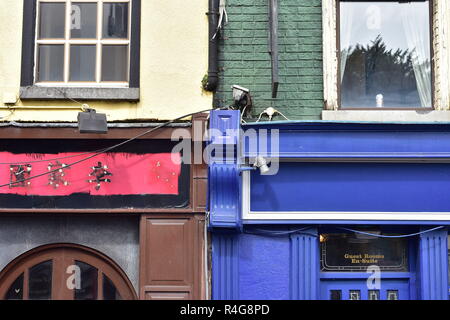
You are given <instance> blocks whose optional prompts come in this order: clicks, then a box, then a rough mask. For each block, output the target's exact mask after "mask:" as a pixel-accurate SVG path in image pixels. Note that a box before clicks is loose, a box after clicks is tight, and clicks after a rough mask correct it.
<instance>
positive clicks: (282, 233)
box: [244, 227, 317, 237]
mask: <svg viewBox="0 0 450 320" xmlns="http://www.w3.org/2000/svg"><path fill="white" fill-rule="evenodd" d="M308 229H311V227H305V228H301V229H295V230H286V231H274V230H266V229H258V228H253V229H247V230H244V233H247V234H253V235H261V236H273V237H278V236H286V235H292V234H305V235H309V236H314V237H317V235H314V234H311V233H308V232H304V231H306V230H308Z"/></svg>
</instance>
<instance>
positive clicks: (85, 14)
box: [70, 2, 97, 39]
mask: <svg viewBox="0 0 450 320" xmlns="http://www.w3.org/2000/svg"><path fill="white" fill-rule="evenodd" d="M70 30H71V31H70V32H71V37H72V38H83V39H92V38H97V4H96V3H81V2H72V12H71V26H70Z"/></svg>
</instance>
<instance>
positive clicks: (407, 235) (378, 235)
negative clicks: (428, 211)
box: [338, 226, 445, 238]
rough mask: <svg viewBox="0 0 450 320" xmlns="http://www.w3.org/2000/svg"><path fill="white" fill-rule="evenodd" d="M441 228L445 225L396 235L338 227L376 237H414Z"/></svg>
mask: <svg viewBox="0 0 450 320" xmlns="http://www.w3.org/2000/svg"><path fill="white" fill-rule="evenodd" d="M443 228H445V227H444V226H440V227H436V228H432V229H429V230H425V231H421V232H416V233H411V234H404V235H398V236H385V235H381V234H374V233H369V232H364V231H359V230H354V229H349V228H343V227H339V228H338V229H341V230H345V231H350V232H354V233H359V234H363V235H366V236H372V237H378V238H410V237H415V236H418V235H421V234H424V233H428V232H432V231H436V230H440V229H443Z"/></svg>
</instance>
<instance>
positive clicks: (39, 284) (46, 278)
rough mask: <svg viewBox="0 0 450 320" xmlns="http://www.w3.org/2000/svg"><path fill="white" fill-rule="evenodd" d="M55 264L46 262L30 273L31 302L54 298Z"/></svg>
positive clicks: (32, 269)
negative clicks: (53, 279) (53, 274)
mask: <svg viewBox="0 0 450 320" xmlns="http://www.w3.org/2000/svg"><path fill="white" fill-rule="evenodd" d="M52 270H53V262H52V261H45V262H42V263H40V264H38V265H36V266H34V267H32V268H31V269H30V271H29V280H28V281H29V296H30V300H50V299H51V298H52Z"/></svg>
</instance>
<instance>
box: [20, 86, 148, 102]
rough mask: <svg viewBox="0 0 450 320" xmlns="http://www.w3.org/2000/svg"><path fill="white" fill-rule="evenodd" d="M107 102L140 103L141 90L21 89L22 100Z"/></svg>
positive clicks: (35, 87) (33, 87)
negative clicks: (69, 99)
mask: <svg viewBox="0 0 450 320" xmlns="http://www.w3.org/2000/svg"><path fill="white" fill-rule="evenodd" d="M68 98H72V99H76V100H78V99H79V100H107V101H139V98H140V90H139V88H75V87H71V88H55V87H38V86H31V87H21V88H20V99H21V100H67V99H68Z"/></svg>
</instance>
